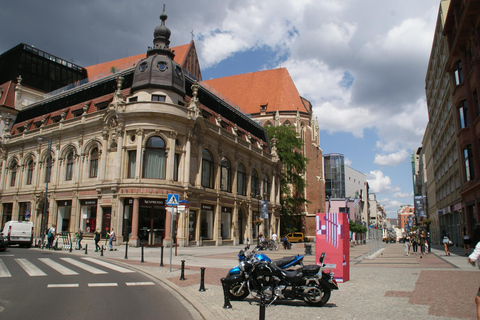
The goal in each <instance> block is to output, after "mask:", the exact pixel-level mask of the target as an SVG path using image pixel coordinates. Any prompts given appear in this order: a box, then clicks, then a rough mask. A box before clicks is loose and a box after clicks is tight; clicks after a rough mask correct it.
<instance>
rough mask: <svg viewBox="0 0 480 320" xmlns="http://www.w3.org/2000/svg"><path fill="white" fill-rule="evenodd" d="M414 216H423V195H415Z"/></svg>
mask: <svg viewBox="0 0 480 320" xmlns="http://www.w3.org/2000/svg"><path fill="white" fill-rule="evenodd" d="M414 200H415V216H417V217H422V218H425V217H426V215H425V197H424V196H415V199H414Z"/></svg>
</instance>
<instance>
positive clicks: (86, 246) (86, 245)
mask: <svg viewBox="0 0 480 320" xmlns="http://www.w3.org/2000/svg"><path fill="white" fill-rule="evenodd" d="M87 248H88V243H87V244H85V254H87Z"/></svg>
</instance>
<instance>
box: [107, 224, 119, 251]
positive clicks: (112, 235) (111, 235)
mask: <svg viewBox="0 0 480 320" xmlns="http://www.w3.org/2000/svg"><path fill="white" fill-rule="evenodd" d="M108 237H109V238H108V246H109V247H110V251H113V242H114V241H117V237H116V236H115V231H114V230H113V228H112V229H111V230H110V232H109V233H108Z"/></svg>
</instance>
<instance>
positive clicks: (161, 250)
mask: <svg viewBox="0 0 480 320" xmlns="http://www.w3.org/2000/svg"><path fill="white" fill-rule="evenodd" d="M160 267H163V244H162V246H161V247H160Z"/></svg>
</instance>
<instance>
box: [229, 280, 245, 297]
mask: <svg viewBox="0 0 480 320" xmlns="http://www.w3.org/2000/svg"><path fill="white" fill-rule="evenodd" d="M227 285H228V296H229V298H230V300H234V301H239V300H243V299H245V298H246V297H247V296H248V295H249V294H250V292H248V288H247V285H246V284H244V282H243V281H242V280H240V279H235V280H231V281H228V280H227ZM242 285H243V287H242Z"/></svg>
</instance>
